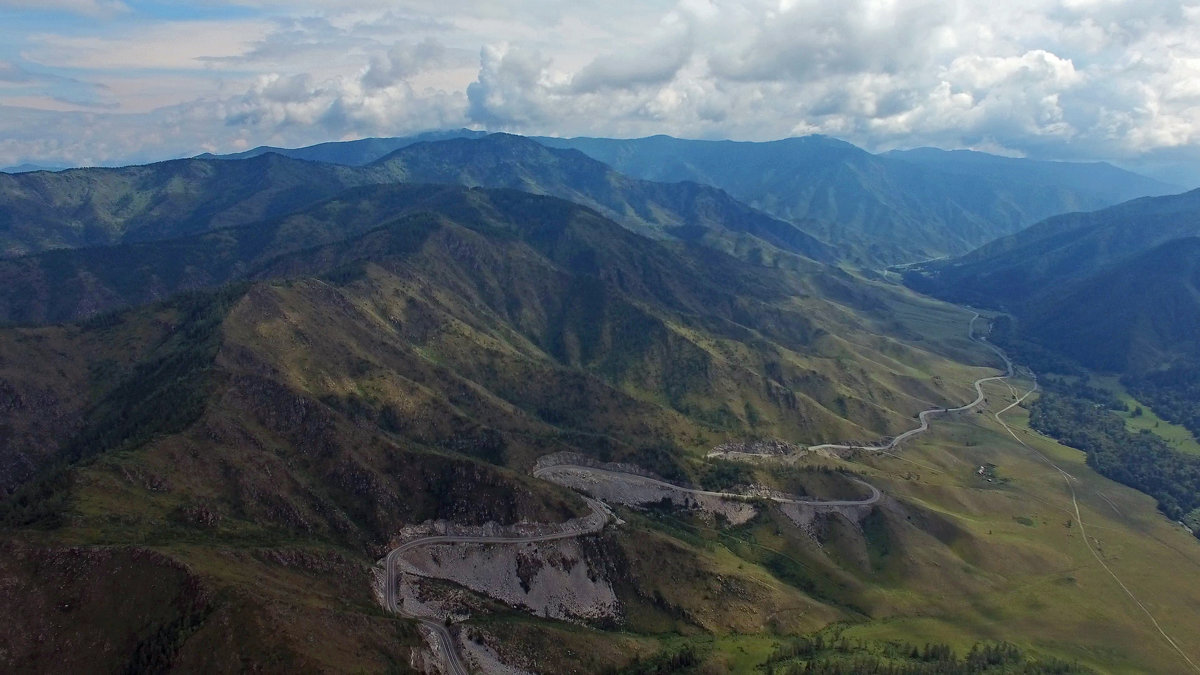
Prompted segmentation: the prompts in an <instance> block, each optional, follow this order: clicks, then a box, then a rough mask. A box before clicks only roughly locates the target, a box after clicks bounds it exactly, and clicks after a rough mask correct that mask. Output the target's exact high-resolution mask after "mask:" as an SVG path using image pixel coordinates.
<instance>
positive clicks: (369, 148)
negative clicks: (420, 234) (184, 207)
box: [197, 129, 487, 166]
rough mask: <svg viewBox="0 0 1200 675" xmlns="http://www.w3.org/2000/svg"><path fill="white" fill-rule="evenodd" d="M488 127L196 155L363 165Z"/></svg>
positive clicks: (480, 133) (481, 133)
mask: <svg viewBox="0 0 1200 675" xmlns="http://www.w3.org/2000/svg"><path fill="white" fill-rule="evenodd" d="M486 135H487V132H485V131H471V130H470V129H454V130H447V131H429V132H426V133H423V134H417V135H415V136H398V137H395V138H363V139H360V140H356V141H333V142H330V143H319V144H317V145H310V146H307V147H303V148H275V147H271V146H267V145H263V146H259V147H257V148H254V149H252V150H246V151H244V152H235V153H231V154H227V155H214V154H211V153H207V152H206V153H204V154H202V155H197V159H249V158H251V157H258V156H259V155H265V154H268V153H275V154H277V155H283V156H284V157H291V158H292V159H304V160H308V161H310V162H328V163H330V164H345V165H346V166H362V165H364V164H370V163H371V162H374V161H375V160H377V159H379V158H380V157H383V156H384V155H387V154H390V153H392V152H395V151H396V150H399V149H400V148H403V147H406V146H409V145H412V144H413V143H421V142H424V141H441V140H446V139H448V138H479V137H480V136H486Z"/></svg>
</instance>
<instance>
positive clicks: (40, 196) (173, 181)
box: [0, 154, 362, 256]
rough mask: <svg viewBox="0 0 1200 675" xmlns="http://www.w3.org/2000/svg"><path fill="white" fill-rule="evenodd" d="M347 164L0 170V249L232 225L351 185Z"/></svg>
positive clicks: (274, 158)
mask: <svg viewBox="0 0 1200 675" xmlns="http://www.w3.org/2000/svg"><path fill="white" fill-rule="evenodd" d="M361 182H362V179H361V178H360V177H359V176H358V175H357V174H356V173H355V170H353V169H350V168H347V167H342V166H336V165H332V164H316V163H313V162H303V161H300V160H294V159H289V158H286V157H281V156H279V155H274V154H268V155H261V156H259V157H255V158H252V159H248V160H244V161H238V162H226V161H218V160H200V159H181V160H173V161H170V162H159V163H157V164H147V165H144V166H131V167H123V168H118V169H108V168H92V169H70V170H67V171H61V172H58V173H48V172H38V173H24V174H15V175H9V174H0V255H5V256H13V255H21V254H25V253H36V252H38V251H44V250H47V249H55V248H76V247H81V246H100V245H106V244H113V243H117V242H121V241H145V240H153V239H166V238H171V237H176V236H181V235H186V234H194V233H198V232H204V231H207V230H211V229H215V228H219V227H228V226H231V225H242V224H246V223H250V222H254V221H257V220H261V219H264V218H269V217H272V216H275V215H280V214H283V213H286V212H288V211H291V210H293V209H295V208H298V207H300V206H303V205H305V204H310V203H313V202H316V201H318V200H321V199H325V198H328V197H331V196H333V195H334V194H336V193H338V192H340V191H341V190H344V189H346V188H347V187H350V186H353V185H358V184H361Z"/></svg>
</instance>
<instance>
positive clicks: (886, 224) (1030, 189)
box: [226, 129, 1179, 264]
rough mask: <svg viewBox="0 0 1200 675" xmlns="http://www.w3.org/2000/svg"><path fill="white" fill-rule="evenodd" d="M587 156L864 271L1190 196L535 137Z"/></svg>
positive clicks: (857, 161)
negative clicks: (762, 218) (710, 194)
mask: <svg viewBox="0 0 1200 675" xmlns="http://www.w3.org/2000/svg"><path fill="white" fill-rule="evenodd" d="M478 135H479V132H472V131H469V130H465V129H464V130H458V131H451V132H436V133H434V134H433V135H422V136H415V137H403V138H392V139H367V140H364V141H350V142H347V143H326V144H321V145H317V146H310V147H308V148H299V149H295V150H283V149H278V148H257V149H255V150H251V151H248V152H247V153H240V154H238V155H227V156H226V157H231V158H234V157H245V156H252V155H257V154H262V153H264V152H279V153H281V154H286V155H288V156H292V157H297V158H304V159H314V160H319V161H325V162H331V163H339V164H346V165H363V164H368V163H371V162H373V161H377V160H378V159H380V158H382V157H383V156H384V155H386V154H387V153H389V152H394V151H395V150H398V149H400V148H403V147H408V146H409V145H412V144H414V143H417V142H421V141H426V140H441V139H445V138H452V137H461V138H474V137H478ZM534 140H537V141H538V142H539V143H542V144H544V145H547V146H549V147H554V148H566V149H575V150H579V151H581V152H583V153H585V154H587V155H588V156H590V157H592V158H594V159H596V160H599V161H601V162H604V163H605V164H607V165H609V166H610V167H612V168H613V169H615V170H616V171H618V172H620V173H622V174H625V175H626V176H629V177H631V178H638V179H643V180H650V181H657V182H678V181H692V182H696V183H700V184H704V185H710V186H714V187H718V188H720V189H722V190H725V191H726V192H727V193H729V194H730V195H731V196H733V197H734V198H735V199H737V200H739V201H742V202H744V203H746V204H748V205H750V206H752V207H754V208H757V209H760V210H762V211H764V212H766V213H768V214H771V215H773V216H775V217H776V218H780V219H783V220H787V221H789V222H793V223H795V224H797V225H799V226H800V227H801V228H802V229H805V230H806V231H808V232H809V233H811V234H813V235H815V236H817V237H818V238H820V239H822V240H824V241H826V242H828V243H830V244H833V245H835V246H838V247H839V248H841V249H842V251H843V253H844V255H846V256H847V257H848V258H849V259H851V260H854V261H856V262H859V263H864V264H880V263H882V264H891V263H898V262H912V261H916V260H924V259H928V258H935V257H942V256H947V255H957V254H963V253H966V252H968V251H970V250H971V249H973V248H975V247H977V246H980V245H982V244H984V243H986V242H988V241H991V240H992V239H995V238H996V237H1000V236H1003V235H1007V234H1012V233H1014V232H1017V231H1019V230H1020V229H1022V228H1024V227H1026V226H1029V225H1032V224H1033V223H1035V222H1037V221H1039V220H1041V219H1043V218H1046V217H1049V216H1052V215H1057V214H1060V213H1065V212H1069V211H1090V210H1094V209H1098V208H1101V207H1104V206H1109V205H1113V204H1117V203H1119V202H1123V201H1126V200H1128V199H1133V198H1135V197H1140V196H1146V195H1163V194H1168V193H1172V192H1178V191H1179V188H1177V187H1175V186H1172V185H1167V184H1164V183H1161V182H1159V181H1155V180H1153V179H1149V178H1146V177H1144V176H1140V175H1138V174H1135V173H1132V172H1129V171H1124V170H1122V169H1118V168H1116V167H1114V166H1112V165H1109V164H1105V163H1076V162H1048V161H1037V160H1029V159H1019V158H1009V157H999V156H995V155H989V154H986V153H980V152H968V151H953V152H947V151H942V150H935V149H931V148H921V149H917V150H911V151H892V152H887V153H883V154H878V155H875V154H871V153H868V152H866V151H865V150H862V149H860V148H858V147H855V146H854V145H852V144H850V143H846V142H844V141H839V140H836V139H833V138H829V137H824V136H808V137H801V138H790V139H784V140H779V141H771V142H765V143H751V142H734V141H699V140H684V139H678V138H672V137H669V136H652V137H648V138H639V139H605V138H570V139H563V138H550V137H535V139H534Z"/></svg>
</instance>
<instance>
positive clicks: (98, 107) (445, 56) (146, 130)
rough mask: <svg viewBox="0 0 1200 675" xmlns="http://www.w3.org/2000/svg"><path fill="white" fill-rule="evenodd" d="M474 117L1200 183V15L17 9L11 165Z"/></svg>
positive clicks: (242, 1)
mask: <svg viewBox="0 0 1200 675" xmlns="http://www.w3.org/2000/svg"><path fill="white" fill-rule="evenodd" d="M460 127H468V128H473V129H486V130H490V131H509V132H514V133H522V134H531V135H532V134H538V135H554V136H607V137H638V136H647V135H652V134H670V135H673V136H679V137H685V138H710V139H711V138H733V139H738V140H772V139H777V138H784V137H789V136H800V135H806V134H814V133H819V134H826V135H830V136H834V137H837V138H841V139H844V140H847V141H850V142H852V143H855V144H857V145H860V146H862V147H864V148H866V149H868V150H871V151H876V152H878V151H884V150H888V149H893V148H910V147H918V146H935V147H942V148H971V149H977V150H983V151H987V152H993V153H996V154H1004V155H1012V156H1028V157H1036V158H1042V159H1066V160H1087V161H1093V160H1106V161H1112V162H1114V163H1116V164H1119V165H1121V166H1126V167H1129V168H1133V169H1135V170H1140V171H1142V172H1144V173H1148V174H1151V175H1155V176H1157V177H1160V178H1165V179H1168V180H1173V181H1174V182H1176V183H1178V184H1181V185H1182V184H1184V183H1191V184H1189V185H1186V187H1195V186H1197V185H1200V2H1197V3H1196V4H1188V1H1184V2H1180V1H1179V0H1175V1H1172V2H1168V1H1162V0H1138V1H1136V2H1125V1H1122V0H1061V1H1058V2H1051V1H1045V0H988V1H986V2H977V1H971V2H968V1H952V0H947V1H938V2H925V1H922V0H908V1H904V2H901V1H896V0H840V1H839V0H823V1H817V0H761V1H760V0H743V1H741V2H726V1H723V0H720V1H719V0H642V1H638V2H621V1H613V2H607V3H580V2H565V1H554V0H522V1H521V2H513V1H510V0H489V1H478V2H477V1H474V0H438V1H437V2H433V1H428V0H425V1H420V2H417V1H412V0H386V1H385V0H341V1H337V0H326V1H324V2H318V1H316V0H189V1H187V2H178V1H174V2H162V1H154V0H148V1H141V0H0V166H12V165H16V164H20V163H24V162H34V163H40V164H44V165H94V164H113V163H129V162H139V161H150V160H157V159H165V158H170V157H179V156H190V155H195V154H198V153H201V152H234V151H239V150H244V149H247V148H251V147H255V146H258V145H276V146H284V147H295V146H301V145H308V144H312V143H318V142H324V141H329V140H346V139H353V138H362V137H367V136H399V135H407V134H410V133H415V132H420V131H426V130H431V129H446V128H460Z"/></svg>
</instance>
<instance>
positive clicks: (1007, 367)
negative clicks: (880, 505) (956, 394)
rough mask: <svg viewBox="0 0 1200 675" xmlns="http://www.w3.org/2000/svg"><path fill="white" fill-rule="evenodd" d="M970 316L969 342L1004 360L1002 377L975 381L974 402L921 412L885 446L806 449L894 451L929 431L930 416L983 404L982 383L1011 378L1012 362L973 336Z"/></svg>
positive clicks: (815, 447)
mask: <svg viewBox="0 0 1200 675" xmlns="http://www.w3.org/2000/svg"><path fill="white" fill-rule="evenodd" d="M972 314H973V316H971V321H970V323H968V324H967V337H968V338H970V339H971V340H974V341H975V342H978V343H980V344H983V345H986V346H987V348H988V349H991V350H992V351H993V352H995V353H996V355H997V356H999V357H1000V358H1002V359H1004V374H1003V375H992V376H990V377H981V378H979V379H978V380H975V393H976V394H977V396H976V397H975V400H974V401H971V402H970V403H967V404H965V405H960V406H958V407H957V408H930V409H929V410H922V411H921V412H920V413H919V414H918V415H917V418H918V419H919V420H920V421H921V424H920V426H918V427H916V428H914V429H909V430H908V431H906V432H904V433H902V434H900V435H899V436H896V437H895V438H893V439H892V440H891V441H890V442H888V444H887V445H847V444H843V443H823V444H821V445H810V446H808V449H809V450H874V451H886V450H895V449H896V446H898V445H900V444H901V443H903V442H904V441H906V440H908V439H910V438H912V437H913V436H916V435H917V434H922V433H925V432H926V431H929V417H930V416H931V415H937V414H941V413H951V412H962V411H964V410H970V409H971V408H974V407H975V406H977V405H979V404H980V403H983V399H984V398H985V396H984V393H983V385H984V383H986V382H996V381H999V380H1006V379H1008V378H1010V377H1012V376H1013V364H1012V360H1011V359H1009V358H1008V355H1007V354H1005V353H1004V352H1003V351H1002V350H1001V349H1000V348H998V347H996V346H995V345H993V344H992V343H990V342H988V341H987V340H986V339H985V338H982V337H976V336H975V321H977V320H978V319H979V312H973V313H972Z"/></svg>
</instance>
